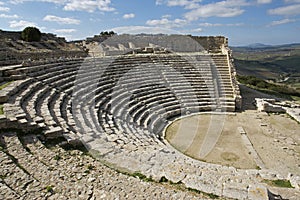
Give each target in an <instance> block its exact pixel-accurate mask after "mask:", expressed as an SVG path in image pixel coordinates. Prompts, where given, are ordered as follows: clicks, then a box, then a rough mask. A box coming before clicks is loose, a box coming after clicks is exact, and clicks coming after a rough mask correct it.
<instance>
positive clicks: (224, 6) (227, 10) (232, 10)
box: [184, 0, 249, 21]
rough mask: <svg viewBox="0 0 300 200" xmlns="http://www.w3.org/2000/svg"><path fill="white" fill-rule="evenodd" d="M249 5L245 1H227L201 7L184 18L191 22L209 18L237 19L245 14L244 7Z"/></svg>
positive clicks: (186, 14)
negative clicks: (236, 17)
mask: <svg viewBox="0 0 300 200" xmlns="http://www.w3.org/2000/svg"><path fill="white" fill-rule="evenodd" d="M247 5H249V3H248V2H247V1H245V0H225V1H220V2H216V3H210V4H206V5H201V6H200V7H199V8H196V9H194V10H191V11H190V12H187V13H185V15H184V17H185V18H186V19H188V20H189V21H194V20H198V19H199V18H207V17H235V16H238V15H241V14H243V13H244V10H243V9H241V7H242V6H247Z"/></svg>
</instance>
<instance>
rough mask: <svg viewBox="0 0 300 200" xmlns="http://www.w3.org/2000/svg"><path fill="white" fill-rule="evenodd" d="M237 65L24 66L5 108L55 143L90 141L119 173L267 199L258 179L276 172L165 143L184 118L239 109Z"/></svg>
mask: <svg viewBox="0 0 300 200" xmlns="http://www.w3.org/2000/svg"><path fill="white" fill-rule="evenodd" d="M229 68H230V67H229V66H228V60H227V57H226V56H225V55H214V56H211V55H203V54H201V53H199V55H197V54H193V55H192V56H191V55H184V54H182V55H181V54H159V55H155V54H144V55H134V56H132V55H124V56H116V57H104V58H86V59H85V60H83V61H67V62H61V63H55V64H48V65H41V66H32V67H19V68H16V69H13V70H11V71H9V72H8V73H11V74H14V73H25V74H26V79H25V80H17V81H15V82H14V83H13V85H12V86H10V88H11V91H10V94H9V95H10V98H9V100H8V102H7V103H6V104H5V105H4V110H5V113H6V115H7V117H8V118H11V119H12V120H17V121H19V122H22V123H23V124H25V125H26V124H27V126H32V127H36V128H42V129H43V130H44V134H45V136H46V137H48V138H56V137H61V136H64V137H66V139H67V140H68V141H69V142H77V141H81V142H83V143H84V144H85V145H86V147H87V148H88V149H90V150H93V152H95V156H100V157H101V159H103V160H105V161H106V162H108V163H110V164H111V165H113V166H115V167H116V168H120V169H126V170H128V171H130V172H141V173H142V174H144V175H146V176H147V177H151V178H152V179H154V180H157V181H159V180H161V178H162V177H165V178H167V179H168V180H170V181H172V182H174V183H183V184H185V186H186V187H189V188H193V189H197V190H200V191H203V192H206V193H213V194H216V195H219V196H225V197H231V198H238V199H257V198H256V197H257V196H256V195H258V196H259V197H261V196H263V195H266V194H267V190H266V188H265V186H264V185H263V184H262V183H260V179H259V178H257V177H259V176H261V177H272V176H273V175H274V174H273V173H271V172H268V171H264V170H261V171H259V170H238V169H235V168H233V167H227V166H220V165H215V164H209V163H205V162H201V161H197V160H193V159H192V158H189V157H187V156H185V155H183V154H182V153H179V152H177V151H176V150H175V149H173V148H172V147H171V146H170V145H168V144H167V143H166V142H165V141H164V139H163V138H162V135H163V134H162V132H163V130H164V128H165V127H166V126H167V125H168V124H169V123H170V122H171V121H173V120H174V119H176V118H178V117H181V116H185V115H189V114H192V113H198V112H203V111H212V112H213V111H218V112H220V111H234V110H235V99H234V86H233V83H232V82H231V81H230V80H231V72H230V69H229ZM16 114H17V115H16ZM16 116H17V117H16ZM14 118H15V119H14ZM258 190H260V191H263V192H262V193H261V194H260V193H258V192H257V191H258Z"/></svg>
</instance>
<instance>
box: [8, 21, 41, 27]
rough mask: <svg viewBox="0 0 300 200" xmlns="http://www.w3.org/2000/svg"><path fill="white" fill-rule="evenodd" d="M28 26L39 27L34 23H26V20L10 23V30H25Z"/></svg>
mask: <svg viewBox="0 0 300 200" xmlns="http://www.w3.org/2000/svg"><path fill="white" fill-rule="evenodd" d="M27 26H34V27H36V26H37V25H36V24H35V23H33V22H29V21H25V20H20V21H15V20H14V21H10V22H9V27H10V28H17V29H24V28H26V27H27Z"/></svg>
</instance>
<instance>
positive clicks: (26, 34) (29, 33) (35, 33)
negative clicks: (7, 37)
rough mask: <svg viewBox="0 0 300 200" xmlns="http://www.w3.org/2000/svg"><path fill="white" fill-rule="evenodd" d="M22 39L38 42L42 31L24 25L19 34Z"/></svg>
mask: <svg viewBox="0 0 300 200" xmlns="http://www.w3.org/2000/svg"><path fill="white" fill-rule="evenodd" d="M21 37H22V40H24V41H26V42H39V41H40V40H41V37H42V33H41V32H40V30H39V29H38V28H35V27H26V28H25V29H24V30H23V31H22V34H21Z"/></svg>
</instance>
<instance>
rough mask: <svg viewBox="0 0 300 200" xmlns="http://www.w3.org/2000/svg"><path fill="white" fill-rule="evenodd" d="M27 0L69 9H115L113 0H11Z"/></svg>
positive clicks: (92, 10) (20, 1)
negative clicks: (112, 3) (112, 5)
mask: <svg viewBox="0 0 300 200" xmlns="http://www.w3.org/2000/svg"><path fill="white" fill-rule="evenodd" d="M26 1H39V2H49V3H54V4H59V5H63V7H64V10H67V11H87V12H94V11H95V10H97V9H98V10H100V11H104V12H109V11H114V10H115V9H114V8H112V7H111V0H10V2H11V3H14V4H19V3H23V2H26Z"/></svg>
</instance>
